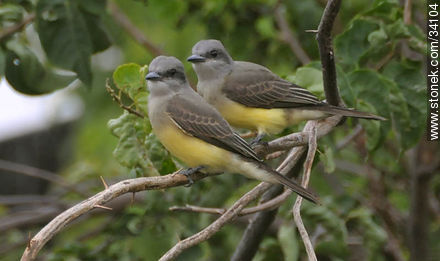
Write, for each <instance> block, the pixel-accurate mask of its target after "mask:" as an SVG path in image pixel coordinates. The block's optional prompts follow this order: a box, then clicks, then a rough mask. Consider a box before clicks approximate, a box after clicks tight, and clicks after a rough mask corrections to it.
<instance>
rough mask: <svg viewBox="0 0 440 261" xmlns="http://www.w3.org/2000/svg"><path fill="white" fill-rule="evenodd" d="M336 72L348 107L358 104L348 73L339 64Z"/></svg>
mask: <svg viewBox="0 0 440 261" xmlns="http://www.w3.org/2000/svg"><path fill="white" fill-rule="evenodd" d="M336 74H337V77H338V78H337V79H338V87H339V91H340V94H341V97H342V100H343V101H344V102H345V103H346V105H347V106H348V107H350V108H351V107H354V106H355V104H356V97H355V94H354V92H353V88H352V87H351V85H350V81H349V80H348V76H347V74H346V73H345V72H344V70H343V69H342V68H341V67H339V66H336Z"/></svg>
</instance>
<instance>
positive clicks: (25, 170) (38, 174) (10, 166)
mask: <svg viewBox="0 0 440 261" xmlns="http://www.w3.org/2000/svg"><path fill="white" fill-rule="evenodd" d="M0 170H3V171H9V172H14V173H18V174H22V175H26V176H29V177H34V178H39V179H44V180H47V181H49V182H52V183H54V184H57V185H60V186H61V187H63V188H65V189H67V190H69V191H72V192H75V193H77V194H79V195H82V196H85V197H86V196H87V193H86V192H84V191H82V190H81V189H79V188H77V187H75V186H74V185H73V184H69V183H68V182H67V181H65V180H64V179H63V177H61V176H60V175H57V174H55V173H52V172H50V171H47V170H44V169H39V168H35V167H32V166H28V165H24V164H21V163H16V162H12V161H7V160H3V159H0Z"/></svg>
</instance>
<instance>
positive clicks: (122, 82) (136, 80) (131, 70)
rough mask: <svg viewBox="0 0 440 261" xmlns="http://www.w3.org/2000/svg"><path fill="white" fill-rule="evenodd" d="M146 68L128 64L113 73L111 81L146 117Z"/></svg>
mask: <svg viewBox="0 0 440 261" xmlns="http://www.w3.org/2000/svg"><path fill="white" fill-rule="evenodd" d="M145 72H146V68H144V67H142V68H141V66H139V65H138V64H134V63H129V64H123V65H120V66H119V67H118V68H116V70H115V71H114V73H113V81H114V83H115V84H116V86H117V87H118V89H120V90H121V91H123V92H124V93H125V94H127V95H128V97H130V98H131V99H132V100H133V101H134V103H135V105H136V106H137V107H138V108H139V109H140V110H141V111H142V112H144V114H145V115H146V114H147V112H148V108H147V104H148V92H147V88H146V87H145Z"/></svg>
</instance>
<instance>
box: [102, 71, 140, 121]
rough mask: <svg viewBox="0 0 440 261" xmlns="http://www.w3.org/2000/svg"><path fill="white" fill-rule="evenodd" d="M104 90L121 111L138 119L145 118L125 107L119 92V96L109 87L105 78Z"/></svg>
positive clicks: (108, 81) (129, 107) (108, 82)
mask: <svg viewBox="0 0 440 261" xmlns="http://www.w3.org/2000/svg"><path fill="white" fill-rule="evenodd" d="M105 89H106V90H107V92H108V93H109V94H110V96H111V97H112V99H113V100H114V101H115V102H116V103H117V104H118V105H119V107H121V108H122V109H123V110H126V111H127V112H129V113H131V114H134V115H136V116H138V117H140V118H142V119H143V118H145V115H144V114H143V113H142V112H140V111H137V110H135V109H133V108H131V106H127V105H125V104H124V103H123V102H122V98H121V92H120V91H119V94H116V92H115V90H113V88H112V87H111V85H110V80H109V79H108V78H107V80H106V82H105Z"/></svg>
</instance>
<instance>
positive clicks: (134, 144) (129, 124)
mask: <svg viewBox="0 0 440 261" xmlns="http://www.w3.org/2000/svg"><path fill="white" fill-rule="evenodd" d="M107 125H108V128H109V129H110V131H111V132H112V134H113V135H115V136H116V137H118V138H119V141H118V145H117V146H116V148H115V150H114V151H113V155H114V157H115V158H116V160H117V161H118V162H119V163H120V164H121V165H123V166H125V167H127V168H130V169H133V170H135V172H136V174H141V175H143V176H155V175H158V174H159V173H158V171H157V170H156V168H155V167H154V165H153V164H152V162H151V161H150V159H149V157H148V150H147V148H146V147H145V145H144V143H145V139H146V138H147V136H148V134H149V133H150V132H151V126H150V125H149V122H148V121H146V120H144V119H141V118H139V117H137V116H135V115H133V114H129V113H128V112H126V111H124V114H122V115H121V116H120V117H119V118H117V119H112V120H110V121H109V122H108V124H107Z"/></svg>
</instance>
